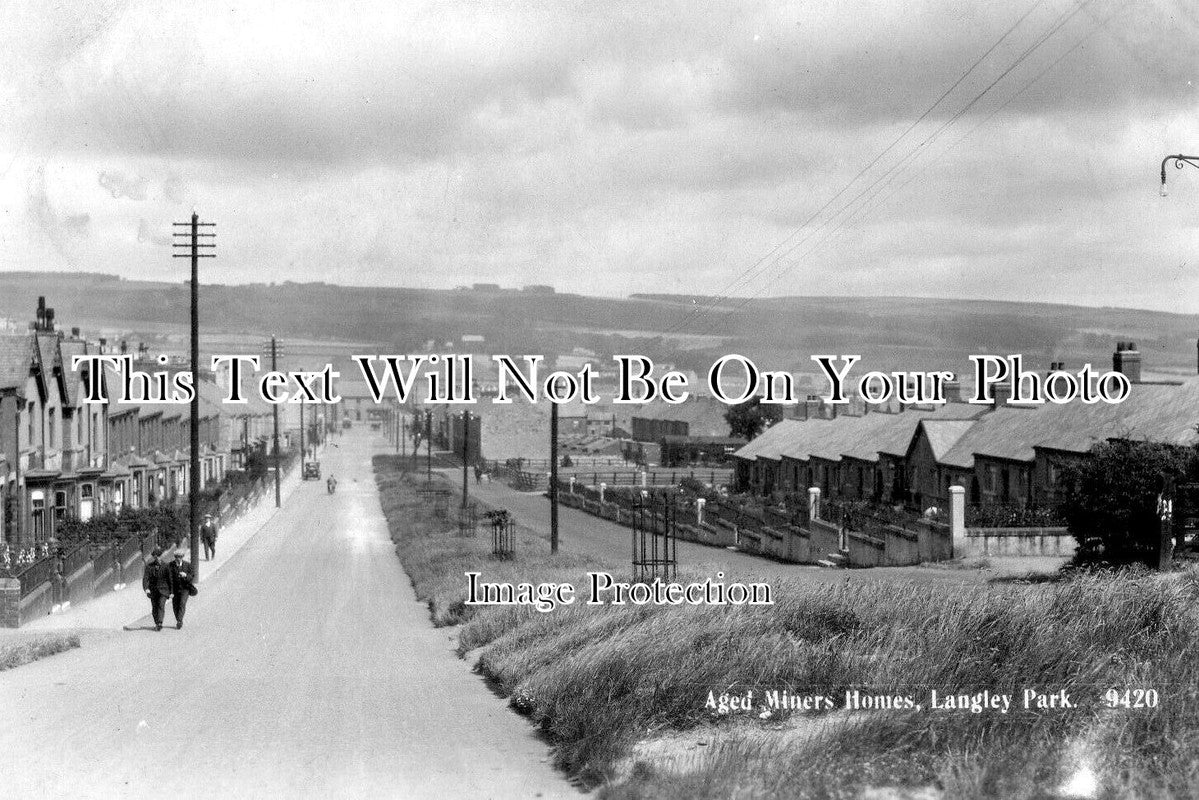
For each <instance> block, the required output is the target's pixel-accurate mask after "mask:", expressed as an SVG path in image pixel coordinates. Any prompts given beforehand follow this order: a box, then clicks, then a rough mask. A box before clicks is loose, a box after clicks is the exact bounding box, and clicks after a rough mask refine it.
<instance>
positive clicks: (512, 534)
mask: <svg viewBox="0 0 1199 800" xmlns="http://www.w3.org/2000/svg"><path fill="white" fill-rule="evenodd" d="M485 516H486V517H487V519H488V520H489V521H490V522H491V554H492V555H494V556H495V557H496V558H499V559H503V560H508V559H512V558H515V557H516V520H514V519H512V515H511V514H509V513H508V510H507V509H506V508H497V509H496V510H494V511H488V512H487V513H486V514H485Z"/></svg>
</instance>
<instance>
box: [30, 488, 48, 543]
mask: <svg viewBox="0 0 1199 800" xmlns="http://www.w3.org/2000/svg"><path fill="white" fill-rule="evenodd" d="M29 509H30V515H31V517H32V519H33V541H35V542H44V541H46V495H45V494H44V493H42V492H30V493H29Z"/></svg>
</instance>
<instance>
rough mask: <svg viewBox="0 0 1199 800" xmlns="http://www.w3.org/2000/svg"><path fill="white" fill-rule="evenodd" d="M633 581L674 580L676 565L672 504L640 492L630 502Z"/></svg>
mask: <svg viewBox="0 0 1199 800" xmlns="http://www.w3.org/2000/svg"><path fill="white" fill-rule="evenodd" d="M632 512H633V536H632V539H633V581H634V582H636V583H653V582H654V580H663V581H673V580H674V579H675V574H676V572H677V569H678V542H677V540H676V538H675V528H676V527H677V520H676V511H675V508H674V504H673V503H672V502H671V501H670V499H669V498H668V497H665V496H663V497H662V498H661V500H658V499H657V497H656V496H655V495H651V494H645V493H643V494H642V496H641V499H640V500H639V501H638V502H637V503H636V504H635V505H634V506H633V508H632Z"/></svg>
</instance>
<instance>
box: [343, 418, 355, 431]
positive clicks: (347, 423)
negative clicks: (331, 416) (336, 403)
mask: <svg viewBox="0 0 1199 800" xmlns="http://www.w3.org/2000/svg"><path fill="white" fill-rule="evenodd" d="M341 427H342V428H343V429H345V428H352V427H354V423H352V422H350V421H349V420H348V419H343V420H342V421H341Z"/></svg>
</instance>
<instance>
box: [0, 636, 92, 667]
mask: <svg viewBox="0 0 1199 800" xmlns="http://www.w3.org/2000/svg"><path fill="white" fill-rule="evenodd" d="M78 646H79V636H78V635H77V634H74V633H38V634H22V633H16V634H13V635H12V636H11V637H5V638H0V671H3V670H6V669H12V668H14V667H19V666H21V665H23V664H29V663H31V662H34V661H37V660H38V659H39V658H45V657H47V656H52V655H55V654H56V653H62V652H64V651H66V650H70V649H71V648H72V647H78Z"/></svg>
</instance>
